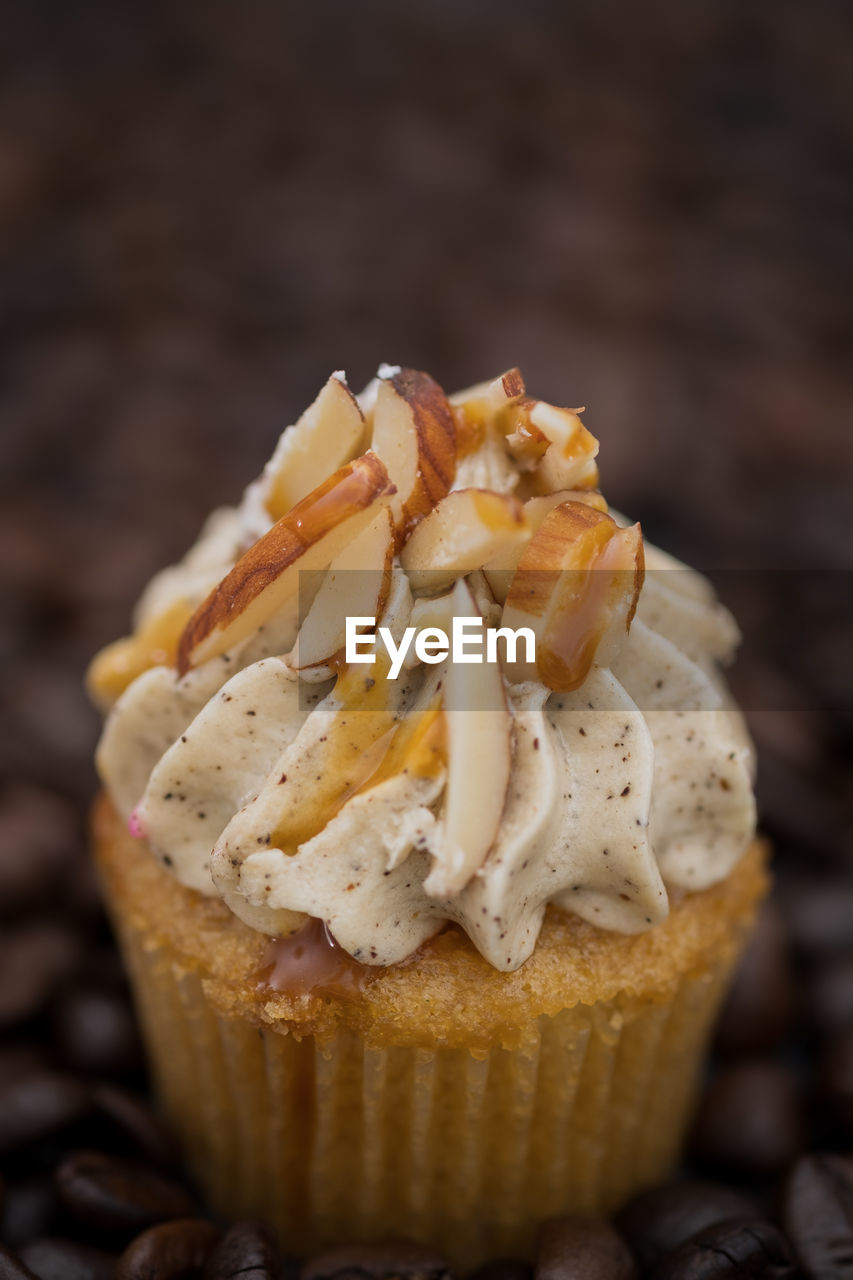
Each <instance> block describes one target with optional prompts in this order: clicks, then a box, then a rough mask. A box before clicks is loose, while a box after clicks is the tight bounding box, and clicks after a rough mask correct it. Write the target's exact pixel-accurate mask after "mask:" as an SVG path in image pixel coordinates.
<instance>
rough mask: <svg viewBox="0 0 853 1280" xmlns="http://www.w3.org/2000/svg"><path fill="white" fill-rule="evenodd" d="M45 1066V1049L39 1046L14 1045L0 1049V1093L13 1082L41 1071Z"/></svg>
mask: <svg viewBox="0 0 853 1280" xmlns="http://www.w3.org/2000/svg"><path fill="white" fill-rule="evenodd" d="M46 1065H47V1064H46V1052H45V1049H44V1048H43V1047H41V1046H39V1045H35V1044H16V1045H10V1046H9V1047H8V1048H6V1049H0V1091H2V1090H3V1089H4V1088H5V1086H6V1085H7V1084H11V1082H12V1081H13V1080H20V1079H21V1077H22V1076H28V1075H31V1074H32V1073H33V1072H34V1071H41V1070H42V1068H43V1067H45V1066H46Z"/></svg>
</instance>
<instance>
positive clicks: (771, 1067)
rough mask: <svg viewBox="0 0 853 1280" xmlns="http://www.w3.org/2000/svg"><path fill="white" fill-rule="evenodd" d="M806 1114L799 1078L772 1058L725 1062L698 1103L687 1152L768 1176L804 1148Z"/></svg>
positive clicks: (725, 1166)
mask: <svg viewBox="0 0 853 1280" xmlns="http://www.w3.org/2000/svg"><path fill="white" fill-rule="evenodd" d="M805 1141H806V1130H805V1118H804V1114H803V1107H802V1102H801V1099H800V1096H799V1089H798V1086H797V1082H796V1080H795V1079H794V1077H793V1076H792V1075H791V1073H790V1072H789V1071H786V1070H785V1069H784V1068H783V1067H780V1066H777V1065H775V1064H774V1063H770V1062H743V1063H738V1064H737V1065H735V1066H731V1067H727V1068H725V1069H724V1070H723V1071H721V1072H720V1073H719V1075H718V1076H717V1077H716V1078H715V1079H714V1080H713V1081H712V1082H711V1084H710V1086H709V1087H708V1089H707V1090H706V1091H705V1095H704V1097H703V1099H702V1101H701V1103H700V1106H699V1110H698V1113H697V1116H696V1121H695V1124H694V1127H693V1133H692V1135H691V1140H690V1153H691V1155H693V1156H694V1157H695V1158H696V1159H697V1160H698V1161H700V1162H701V1163H702V1164H704V1165H706V1166H708V1167H710V1168H714V1169H720V1170H726V1171H727V1172H729V1173H734V1174H739V1175H740V1176H742V1177H748V1178H751V1177H758V1178H763V1177H772V1176H773V1175H774V1174H777V1173H779V1172H781V1171H782V1170H783V1169H784V1168H785V1167H786V1166H787V1165H788V1164H790V1162H791V1161H792V1160H793V1159H794V1157H795V1156H796V1155H797V1154H798V1153H799V1152H800V1151H801V1150H802V1149H803V1147H804V1145H805Z"/></svg>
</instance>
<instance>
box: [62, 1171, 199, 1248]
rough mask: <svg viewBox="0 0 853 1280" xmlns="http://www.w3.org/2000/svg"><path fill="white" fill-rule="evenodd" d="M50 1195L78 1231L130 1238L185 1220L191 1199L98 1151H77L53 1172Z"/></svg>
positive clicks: (176, 1185) (149, 1173) (173, 1184)
mask: <svg viewBox="0 0 853 1280" xmlns="http://www.w3.org/2000/svg"><path fill="white" fill-rule="evenodd" d="M56 1189H57V1195H58V1197H59V1201H60V1203H61V1204H62V1206H63V1208H64V1209H65V1210H66V1212H67V1213H68V1214H69V1215H70V1216H71V1217H72V1218H73V1219H74V1220H75V1222H79V1223H81V1224H82V1225H84V1226H88V1227H96V1228H98V1229H100V1230H102V1231H109V1232H122V1233H126V1234H128V1235H129V1234H132V1233H134V1232H137V1231H141V1230H142V1229H143V1228H144V1227H150V1226H153V1225H154V1224H155V1223H156V1222H166V1221H168V1220H170V1219H172V1218H186V1217H188V1216H189V1215H190V1214H191V1213H192V1212H193V1210H194V1208H195V1204H194V1202H193V1198H192V1196H190V1195H189V1193H188V1192H187V1191H186V1190H185V1189H184V1188H183V1187H182V1186H181V1185H180V1183H177V1182H174V1181H172V1180H171V1179H169V1178H166V1177H164V1176H163V1175H162V1174H160V1173H156V1172H154V1171H153V1170H152V1169H150V1168H149V1167H148V1166H147V1165H144V1164H140V1163H139V1162H137V1161H135V1160H124V1159H121V1158H120V1157H119V1156H109V1155H104V1154H103V1153H102V1152H99V1151H77V1152H75V1153H74V1154H73V1155H70V1156H68V1157H67V1159H66V1160H64V1161H63V1163H62V1164H61V1165H60V1166H59V1168H58V1169H57V1171H56Z"/></svg>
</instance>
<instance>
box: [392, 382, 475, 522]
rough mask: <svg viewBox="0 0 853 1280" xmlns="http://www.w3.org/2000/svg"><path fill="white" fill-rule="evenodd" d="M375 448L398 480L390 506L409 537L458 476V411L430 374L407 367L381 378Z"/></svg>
mask: <svg viewBox="0 0 853 1280" xmlns="http://www.w3.org/2000/svg"><path fill="white" fill-rule="evenodd" d="M372 448H373V451H374V452H375V453H376V454H377V455H378V456H379V457H380V458H381V459H382V461H383V462H384V463H385V466H386V467H387V468H388V475H389V476H390V478H391V481H392V483H393V484H394V485H396V488H397V492H396V494H395V496H394V498H393V501H392V503H391V510H392V512H393V515H394V524H395V526H396V528H397V531H398V534H399V535H400V537H401V538H402V537H405V536H406V534H408V533H409V532H410V531H411V530H412V529H413V528H414V526H415V525H416V524H417V523H418V521H419V520H421V519H422V518H423V517H424V516H425V515H427V514H428V512H430V511H431V510H432V508H433V507H434V506H435V504H436V503H437V502H438V501H440V499H441V498H443V497H444V496H445V494H447V493H448V492H449V491H450V487H451V485H452V484H453V479H454V476H455V475H456V428H455V425H454V421H453V414H452V413H451V410H450V405H449V404H448V402H447V397H446V396H445V394H444V392H443V391H442V389H441V387H440V386H439V385H438V383H437V382H434V381H433V379H432V378H430V377H429V375H428V374H425V373H418V372H416V370H414V369H402V370H401V371H400V372H399V373H396V374H394V375H393V376H392V377H390V378H386V379H384V380H383V381H382V382H380V384H379V388H378V391H377V393H376V407H375V409H374V411H373V442H372Z"/></svg>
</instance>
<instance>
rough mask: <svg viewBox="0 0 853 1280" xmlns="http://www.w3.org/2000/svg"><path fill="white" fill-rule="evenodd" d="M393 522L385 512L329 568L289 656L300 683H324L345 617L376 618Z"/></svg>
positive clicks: (384, 590) (385, 586)
mask: <svg viewBox="0 0 853 1280" xmlns="http://www.w3.org/2000/svg"><path fill="white" fill-rule="evenodd" d="M393 556H394V522H393V519H392V516H391V512H390V510H389V509H388V507H383V508H382V509H381V511H379V513H378V515H376V516H375V517H374V518H373V520H372V521H371V522H370V524H369V525H368V526H367V528H366V529H363V530H362V532H361V533H360V534H359V535H358V537H357V538H354V539H353V541H352V542H351V543H350V545H349V546H348V547H345V548H344V550H343V551H342V552H341V554H340V555H339V556H337V557H336V559H334V560H333V561H332V563H331V564H330V565H329V568H328V571H327V573H326V576H325V578H324V579H323V583H322V585H321V587H320V590H319V591H318V592H317V594H316V596H315V597H314V599H313V601H312V603H311V608H310V609H309V610H308V613H307V615H306V617H305V620H304V622H303V623H302V626H301V627H300V629H299V634H298V636H297V637H296V644H295V646H294V649H293V653H292V654H291V657H290V665H291V666H292V667H294V668H295V669H296V670H298V671H301V672H302V673H303V677H304V678H308V679H311V678H313V677H314V675H315V673H313V672H310V669H311V668H316V677H317V678H320V679H326V678H327V677H328V676H330V675H332V674H333V672H332V671H331V670H330V669H329V668H328V667H327V666H326V664H327V663H328V662H329V661H331V660H332V659H334V658H336V657H337V656H338V655H339V654H340V653H341V652H342V651H343V649H344V645H345V643H346V620H347V618H348V617H356V616H367V617H371V616H372V617H374V618H380V617H381V616H382V613H383V612H384V609H385V603H386V601H387V599H388V594H389V591H390V589H391V561H392V559H393Z"/></svg>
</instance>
